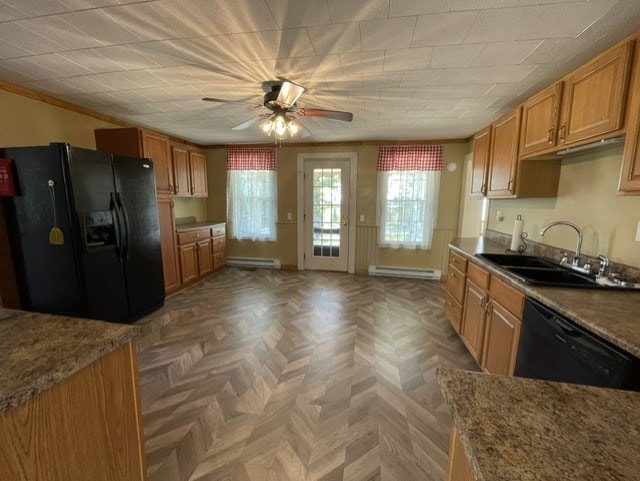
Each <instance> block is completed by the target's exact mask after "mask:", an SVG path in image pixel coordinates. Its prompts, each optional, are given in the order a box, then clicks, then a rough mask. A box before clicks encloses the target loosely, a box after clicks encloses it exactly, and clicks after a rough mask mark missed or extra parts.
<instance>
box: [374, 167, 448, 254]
mask: <svg viewBox="0 0 640 481" xmlns="http://www.w3.org/2000/svg"><path fill="white" fill-rule="evenodd" d="M439 190H440V171H435V170H387V171H379V172H378V199H379V201H378V217H379V223H378V224H379V239H378V243H379V245H380V246H381V247H403V248H413V249H415V248H421V249H429V248H430V247H431V242H432V239H433V229H434V227H435V225H436V220H437V213H438V194H439Z"/></svg>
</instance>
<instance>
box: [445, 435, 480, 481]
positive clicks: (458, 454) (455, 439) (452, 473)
mask: <svg viewBox="0 0 640 481" xmlns="http://www.w3.org/2000/svg"><path fill="white" fill-rule="evenodd" d="M447 481H476V477H475V476H474V474H473V471H471V466H469V461H468V460H467V455H466V454H465V453H464V448H463V447H462V443H461V442H460V437H459V436H458V432H457V431H456V428H451V447H450V449H449V469H448V471H447Z"/></svg>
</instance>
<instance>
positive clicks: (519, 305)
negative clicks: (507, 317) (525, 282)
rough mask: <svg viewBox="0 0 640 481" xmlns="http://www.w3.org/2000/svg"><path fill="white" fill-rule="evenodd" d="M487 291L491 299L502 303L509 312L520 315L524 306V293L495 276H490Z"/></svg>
mask: <svg viewBox="0 0 640 481" xmlns="http://www.w3.org/2000/svg"><path fill="white" fill-rule="evenodd" d="M489 293H490V294H491V298H492V299H493V300H495V301H497V302H499V303H500V304H502V306H504V307H505V309H507V310H508V311H509V312H511V313H512V314H514V315H515V316H517V317H519V318H520V317H522V309H523V308H524V294H523V293H522V292H520V291H518V290H517V289H514V288H513V287H511V286H509V285H507V284H505V283H504V282H503V281H501V280H500V279H498V278H497V277H492V278H491V287H490V288H489Z"/></svg>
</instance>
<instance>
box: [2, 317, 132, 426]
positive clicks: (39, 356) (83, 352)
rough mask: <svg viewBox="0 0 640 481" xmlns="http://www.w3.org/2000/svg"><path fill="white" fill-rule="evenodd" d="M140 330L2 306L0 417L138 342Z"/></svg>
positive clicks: (127, 326) (122, 325) (121, 325)
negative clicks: (117, 349)
mask: <svg viewBox="0 0 640 481" xmlns="http://www.w3.org/2000/svg"><path fill="white" fill-rule="evenodd" d="M138 332H139V328H138V327H134V326H129V325H124V324H113V323H108V322H102V321H94V320H89V319H79V318H73V317H66V316H58V315H53V314H41V313H37V312H24V311H15V310H9V309H3V308H0V414H2V413H4V412H5V411H8V410H9V409H11V408H13V407H16V406H20V405H22V404H24V403H26V402H27V401H28V400H29V398H31V397H32V396H34V395H36V394H38V393H41V392H42V391H45V390H46V389H48V388H50V387H51V386H52V385H54V384H55V383H57V382H59V381H61V380H63V379H65V378H67V377H69V376H71V375H72V374H73V373H75V372H77V371H79V370H80V369H82V368H83V367H85V366H88V365H89V364H91V363H92V362H93V361H95V360H96V359H98V358H99V357H101V356H103V355H105V354H107V353H109V352H111V351H113V350H115V349H116V348H118V347H119V346H121V345H123V344H125V343H127V342H128V341H131V340H133V339H134V338H135V337H136V336H137V335H138Z"/></svg>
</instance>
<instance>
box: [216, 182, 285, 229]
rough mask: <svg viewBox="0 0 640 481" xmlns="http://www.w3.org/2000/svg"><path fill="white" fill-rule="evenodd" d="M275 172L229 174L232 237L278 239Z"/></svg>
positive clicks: (228, 208)
mask: <svg viewBox="0 0 640 481" xmlns="http://www.w3.org/2000/svg"><path fill="white" fill-rule="evenodd" d="M276 199H277V197H276V171H275V170H229V171H227V219H228V223H229V237H231V238H235V239H251V240H263V241H264V240H270V241H273V240H276Z"/></svg>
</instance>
